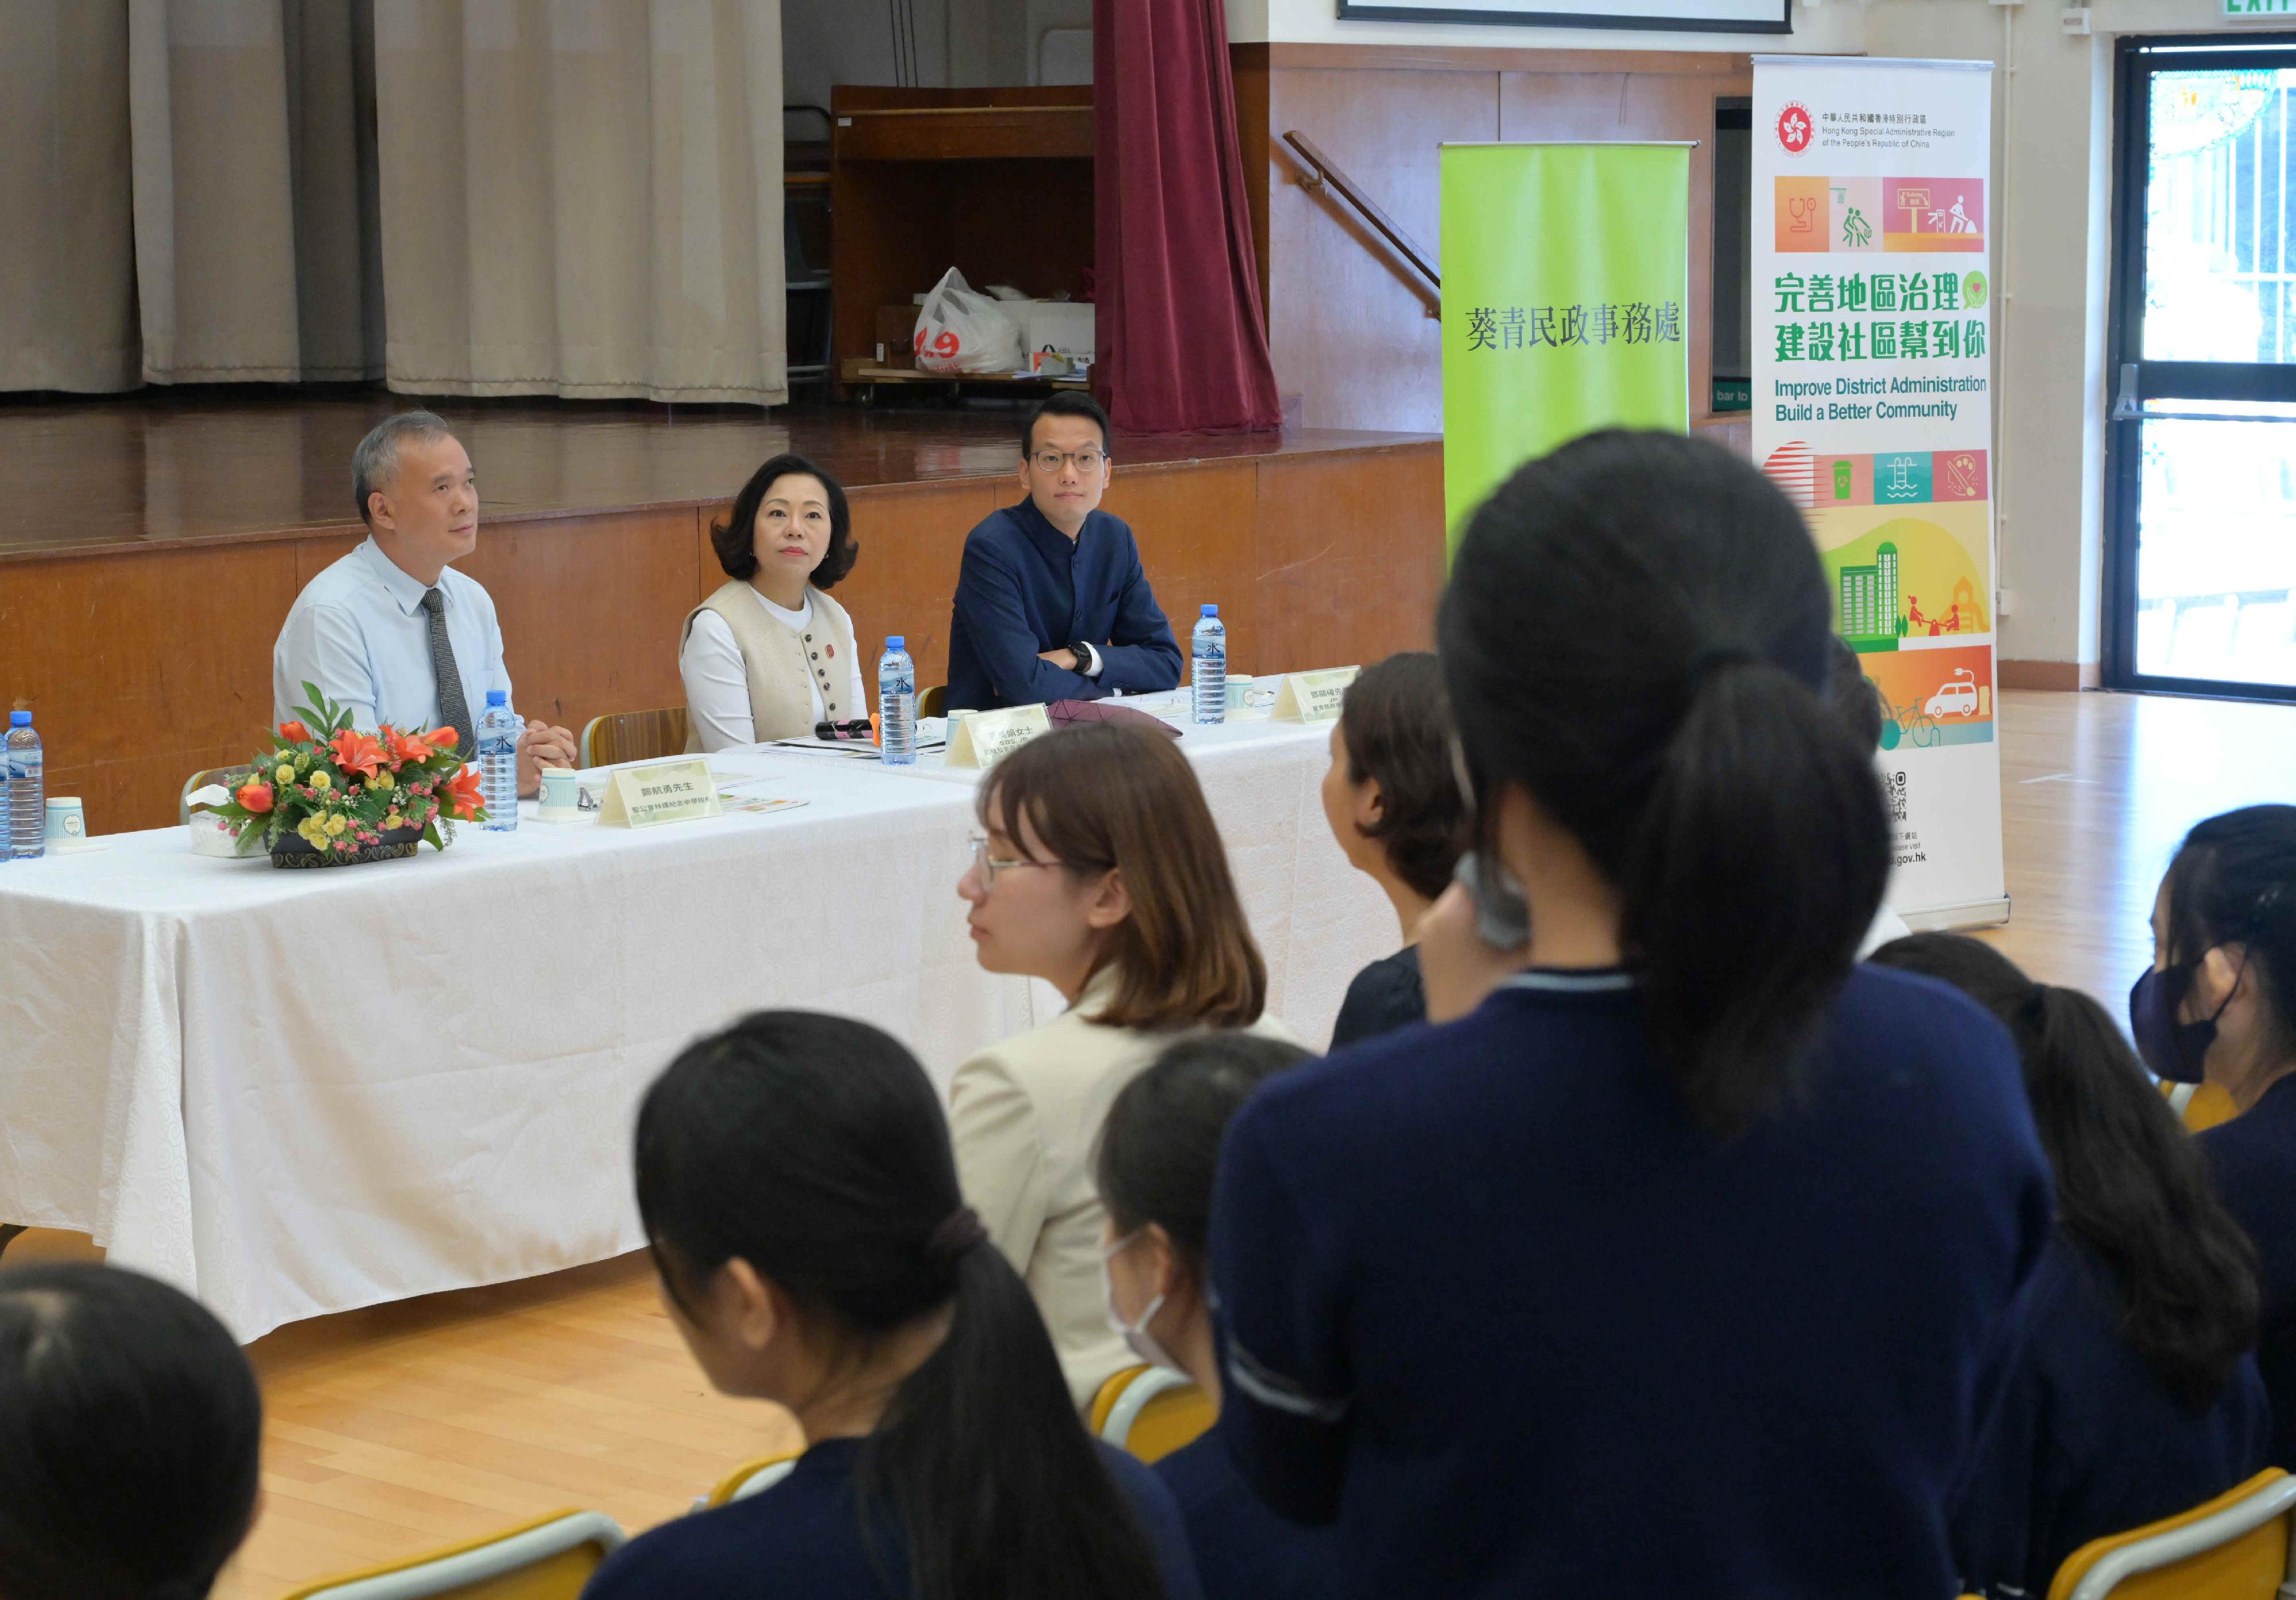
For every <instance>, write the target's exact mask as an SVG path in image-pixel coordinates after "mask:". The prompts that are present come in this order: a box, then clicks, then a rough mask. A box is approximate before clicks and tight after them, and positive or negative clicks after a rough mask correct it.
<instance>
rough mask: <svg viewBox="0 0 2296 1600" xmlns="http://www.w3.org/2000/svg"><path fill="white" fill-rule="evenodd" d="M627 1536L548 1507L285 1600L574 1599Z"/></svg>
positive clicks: (590, 1514)
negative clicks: (538, 1514) (529, 1518)
mask: <svg viewBox="0 0 2296 1600" xmlns="http://www.w3.org/2000/svg"><path fill="white" fill-rule="evenodd" d="M625 1538H627V1535H626V1534H624V1533H623V1532H622V1530H621V1525H620V1524H619V1523H618V1522H615V1521H614V1520H613V1519H612V1518H611V1517H608V1516H603V1515H601V1514H598V1513H597V1512H594V1511H556V1512H553V1513H551V1514H550V1515H548V1516H546V1517H543V1518H541V1519H540V1520H538V1521H537V1522H528V1523H526V1524H525V1525H523V1526H521V1527H517V1528H512V1529H507V1530H504V1531H503V1532H501V1533H496V1534H489V1535H488V1537H487V1538H480V1539H473V1540H471V1542H470V1543H468V1544H464V1545H456V1546H455V1547H452V1548H450V1549H446V1550H434V1551H432V1552H430V1554H429V1555H418V1556H415V1557H414V1558H412V1559H411V1560H407V1561H397V1562H392V1563H389V1565H387V1566H381V1567H374V1568H371V1569H369V1570H368V1571H364V1572H354V1573H351V1574H349V1575H348V1576H347V1577H343V1578H332V1579H327V1580H326V1581H325V1582H324V1583H315V1584H312V1585H310V1586H308V1587H307V1588H299V1589H297V1590H296V1591H295V1592H294V1593H293V1594H291V1595H289V1596H286V1600H434V1597H435V1600H450V1597H451V1600H577V1597H578V1596H580V1594H581V1593H582V1587H583V1585H585V1584H586V1583H588V1582H589V1581H590V1575H591V1574H592V1573H593V1572H594V1571H597V1570H598V1568H599V1567H600V1566H601V1565H603V1563H604V1562H605V1559H606V1557H607V1556H609V1555H612V1554H613V1553H614V1552H615V1551H616V1550H618V1549H619V1548H620V1547H621V1546H622V1542H623V1540H624V1539H625Z"/></svg>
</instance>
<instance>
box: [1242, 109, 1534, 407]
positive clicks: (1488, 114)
mask: <svg viewBox="0 0 2296 1600" xmlns="http://www.w3.org/2000/svg"><path fill="white" fill-rule="evenodd" d="M1498 99H1499V96H1498V74H1497V73H1496V72H1444V71H1436V72H1419V71H1403V70H1365V71H1328V70H1293V69H1285V68H1279V69H1277V70H1275V72H1274V73H1273V74H1272V75H1271V78H1270V81H1269V85H1268V113H1267V114H1268V121H1267V127H1268V130H1269V131H1268V144H1267V149H1268V152H1269V153H1268V160H1267V166H1266V167H1265V168H1261V169H1260V171H1259V177H1260V178H1261V180H1262V181H1263V182H1264V185H1265V189H1266V193H1267V202H1266V203H1267V330H1268V353H1269V355H1270V356H1271V357H1273V359H1274V361H1275V382H1276V387H1277V388H1278V389H1280V390H1283V392H1284V393H1285V394H1292V393H1298V394H1299V395H1300V397H1301V407H1300V415H1299V417H1298V419H1297V420H1298V421H1299V423H1300V424H1301V425H1303V426H1306V427H1310V428H1370V429H1393V430H1398V431H1416V432H1426V431H1434V430H1437V429H1439V428H1440V427H1441V426H1442V425H1443V423H1442V419H1443V389H1442V330H1441V326H1440V324H1438V323H1437V322H1436V321H1435V320H1434V319H1433V318H1432V317H1431V316H1428V314H1427V306H1426V302H1425V300H1424V299H1423V298H1422V295H1421V292H1420V291H1419V290H1418V289H1417V288H1416V287H1415V280H1414V278H1413V277H1412V275H1411V273H1410V268H1409V267H1406V265H1404V263H1403V262H1402V260H1401V258H1398V257H1397V256H1395V255H1394V254H1393V253H1392V252H1391V251H1390V250H1389V248H1388V246H1387V243H1386V242H1385V241H1384V240H1382V239H1381V238H1380V237H1379V236H1378V235H1377V234H1374V233H1373V232H1372V231H1371V229H1370V228H1369V227H1368V226H1365V224H1364V223H1363V222H1362V221H1361V220H1360V219H1358V218H1357V216H1356V214H1355V212H1354V210H1353V209H1351V208H1350V207H1349V206H1348V205H1347V204H1346V202H1344V201H1341V200H1340V199H1339V198H1338V197H1337V196H1336V195H1333V194H1331V193H1324V192H1321V191H1317V190H1311V189H1306V188H1302V187H1301V186H1300V181H1299V180H1300V176H1302V174H1303V172H1304V168H1302V167H1301V165H1300V162H1299V160H1298V159H1297V158H1296V157H1295V156H1294V155H1293V154H1292V147H1291V146H1290V145H1288V144H1283V133H1284V131H1285V130H1286V129H1290V128H1297V129H1298V130H1299V131H1300V133H1302V134H1304V135H1307V136H1308V138H1309V139H1310V140H1312V141H1314V143H1315V144H1316V147H1317V148H1318V149H1320V150H1322V151H1323V152H1324V154H1326V155H1327V156H1329V157H1330V158H1331V159H1332V160H1334V161H1336V162H1338V163H1339V165H1340V166H1341V168H1345V169H1346V171H1347V173H1348V175H1349V176H1350V177H1351V178H1353V179H1354V180H1355V181H1356V183H1357V185H1359V186H1360V187H1361V188H1362V190H1363V191H1364V193H1365V194H1367V195H1369V196H1370V197H1371V199H1372V200H1373V201H1374V202H1375V203H1376V204H1377V205H1378V206H1379V207H1380V208H1381V209H1382V210H1384V211H1385V212H1386V213H1387V214H1388V215H1389V216H1390V217H1393V218H1394V219H1395V221H1396V223H1397V225H1398V226H1399V227H1401V228H1402V230H1403V231H1404V232H1405V233H1406V234H1409V235H1410V236H1411V237H1412V238H1414V239H1415V240H1416V241H1417V242H1418V243H1419V245H1420V247H1421V248H1422V249H1423V250H1425V251H1427V252H1428V254H1429V257H1430V258H1431V259H1433V258H1435V257H1436V252H1437V251H1438V250H1439V249H1440V242H1439V241H1440V229H1439V227H1438V226H1437V215H1436V212H1437V182H1436V171H1437V162H1438V157H1437V147H1438V146H1439V145H1441V144H1444V143H1445V142H1446V141H1464V140H1477V139H1496V138H1497V137H1498V136H1499V135H1498V129H1499V108H1498ZM1251 182H1252V179H1251V177H1250V176H1247V179H1246V185H1247V187H1248V188H1249V187H1250V186H1251ZM1438 264H1439V263H1438Z"/></svg>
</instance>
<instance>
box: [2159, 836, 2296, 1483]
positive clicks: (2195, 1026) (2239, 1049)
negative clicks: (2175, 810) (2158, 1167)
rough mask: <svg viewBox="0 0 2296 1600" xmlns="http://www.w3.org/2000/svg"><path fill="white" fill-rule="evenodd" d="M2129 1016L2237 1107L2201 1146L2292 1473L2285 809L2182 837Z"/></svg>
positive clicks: (2191, 1076) (2289, 873) (2294, 909)
mask: <svg viewBox="0 0 2296 1600" xmlns="http://www.w3.org/2000/svg"><path fill="white" fill-rule="evenodd" d="M2128 1020H2129V1023H2130V1028H2131V1031H2132V1032H2133V1033H2134V1035H2135V1037H2136V1047H2137V1049H2138V1051H2139V1052H2140V1053H2141V1054H2143V1055H2144V1064H2145V1065H2146V1066H2148V1067H2151V1068H2152V1069H2153V1071H2155V1072H2157V1073H2159V1074H2160V1075H2161V1077H2163V1078H2165V1079H2172V1080H2175V1081H2178V1082H2185V1083H2190V1082H2195V1081H2200V1082H2206V1083H2210V1084H2214V1085H2216V1086H2218V1087H2220V1088H2222V1089H2223V1090H2225V1091H2226V1093H2227V1094H2228V1095H2230V1096H2231V1099H2232V1104H2233V1105H2234V1107H2235V1110H2236V1111H2237V1112H2238V1113H2239V1114H2238V1115H2237V1116H2235V1118H2234V1119H2233V1120H2231V1121H2229V1122H2226V1123H2224V1124H2223V1125H2222V1126H2220V1127H2217V1128H2210V1129H2209V1130H2208V1131H2207V1132H2206V1133H2203V1134H2202V1135H2201V1136H2200V1143H2201V1147H2202V1150H2203V1151H2205V1152H2206V1153H2207V1154H2208V1158H2209V1162H2210V1166H2211V1167H2212V1168H2213V1169H2214V1170H2215V1173H2216V1180H2217V1192H2218V1194H2221V1195H2223V1196H2224V1202H2225V1204H2226V1206H2227V1207H2229V1208H2230V1209H2231V1211H2232V1214H2233V1215H2234V1216H2235V1217H2236V1218H2239V1219H2240V1224H2241V1226H2242V1227H2244V1228H2245V1229H2247V1230H2248V1235H2249V1237H2250V1238H2251V1239H2252V1240H2253V1241H2255V1243H2256V1249H2257V1257H2258V1276H2259V1279H2260V1281H2261V1282H2262V1284H2263V1288H2264V1329H2263V1336H2262V1338H2261V1339H2260V1340H2259V1342H2258V1346H2257V1352H2256V1360H2257V1366H2258V1367H2259V1369H2260V1370H2261V1371H2262V1372H2263V1374H2264V1388H2265V1391H2266V1392H2267V1394H2269V1395H2270V1396H2271V1397H2272V1415H2273V1427H2272V1449H2271V1454H2270V1457H2269V1458H2270V1460H2271V1462H2272V1465H2275V1466H2278V1467H2284V1468H2287V1469H2290V1470H2296V806H2249V807H2246V808H2243V809H2241V810H2238V811H2227V812H2226V813H2225V814H2224V815H2223V816H2212V817H2210V818H2209V819H2208V820H2207V821H2206V822H2203V823H2202V824H2200V825H2198V826H2196V827H2195V828H2194V829H2193V831H2192V832H2191V833H2187V834H2186V835H2185V842H2184V843H2183V845H2182V846H2180V847H2179V848H2178V849H2177V855H2176V858H2175V859H2174V860H2173V861H2171V862H2170V863H2169V871H2168V874H2167V875H2166V876H2165V877H2163V878H2162V880H2161V891H2160V893H2159V895H2158V896H2157V897H2156V898H2155V899H2154V901H2153V967H2152V970H2151V971H2149V972H2145V973H2144V976H2143V977H2141V978H2139V979H2138V980H2137V981H2136V987H2135V988H2134V989H2131V990H2130V991H2129V996H2128Z"/></svg>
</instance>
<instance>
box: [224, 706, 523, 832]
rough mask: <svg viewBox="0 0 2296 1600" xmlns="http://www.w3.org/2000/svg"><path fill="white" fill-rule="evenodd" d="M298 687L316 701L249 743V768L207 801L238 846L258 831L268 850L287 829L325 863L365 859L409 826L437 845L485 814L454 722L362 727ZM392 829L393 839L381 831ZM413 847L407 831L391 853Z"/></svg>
mask: <svg viewBox="0 0 2296 1600" xmlns="http://www.w3.org/2000/svg"><path fill="white" fill-rule="evenodd" d="M303 693H306V694H307V695H309V696H310V697H311V700H312V702H313V704H314V705H316V708H317V709H316V710H313V709H312V706H297V707H296V708H295V709H296V710H297V711H299V712H300V713H301V716H300V717H299V718H296V719H294V720H292V721H288V722H283V723H281V724H280V725H279V730H278V732H277V733H275V734H273V735H272V736H271V748H270V749H269V750H267V751H258V753H257V755H256V757H255V761H254V771H253V773H252V775H250V776H249V777H248V778H247V779H246V780H245V781H244V782H243V783H242V784H240V785H239V787H238V788H237V789H236V790H234V791H233V792H232V797H231V799H230V800H229V801H228V802H227V803H225V804H224V805H220V806H217V807H216V808H215V811H216V815H217V816H221V817H222V818H223V819H224V820H225V822H227V823H228V824H230V825H231V828H232V831H233V833H234V835H235V836H236V837H237V839H238V841H239V844H240V848H241V849H246V848H247V847H248V844H249V842H250V841H251V840H254V839H258V838H259V839H260V840H261V841H262V843H263V846H264V848H265V849H269V850H272V851H273V852H274V853H275V854H276V852H277V850H278V849H279V847H280V846H281V845H282V844H283V843H285V842H286V841H288V840H289V839H290V838H291V837H292V838H299V839H300V840H302V841H303V842H304V843H305V844H306V845H307V846H309V847H310V848H311V849H312V850H314V851H316V852H317V854H318V857H319V858H320V860H321V861H325V862H329V864H332V860H335V859H340V860H342V861H346V862H348V861H351V860H365V859H373V858H374V856H373V854H370V853H369V852H380V851H384V850H387V849H389V846H390V845H392V844H394V843H398V842H400V841H406V835H407V833H410V832H412V831H413V830H414V829H417V828H419V829H421V830H422V834H421V837H422V839H424V840H428V841H430V844H431V845H432V846H433V847H435V848H437V849H442V850H443V849H446V848H447V845H448V844H450V843H451V842H453V841H454V837H455V824H456V823H458V822H483V821H484V820H486V815H487V811H486V807H485V806H484V805H482V804H481V803H480V800H479V774H478V769H477V768H475V767H469V766H466V765H464V764H463V759H462V757H461V756H459V755H457V754H455V744H456V743H457V742H458V740H457V735H456V734H455V730H454V729H453V728H450V727H440V728H432V729H431V730H430V732H429V733H425V734H404V733H401V732H399V731H398V729H397V728H394V727H392V726H389V724H387V723H386V724H385V725H383V726H381V727H380V728H377V729H376V730H375V731H374V732H373V733H372V734H363V733H360V732H359V731H358V730H357V729H356V728H354V727H352V726H351V714H350V713H349V712H348V710H344V709H343V708H342V707H340V706H339V705H337V704H336V703H335V702H332V701H331V700H329V699H328V698H327V697H326V696H325V695H324V694H323V693H320V692H319V688H318V685H316V684H305V685H303ZM306 719H307V720H306ZM314 727H316V728H317V729H318V730H319V732H318V733H317V734H316V735H315V734H313V732H312V729H313V728H314ZM394 833H395V834H398V836H399V837H398V840H392V839H390V838H388V837H386V836H387V835H389V834H394ZM413 849H414V843H413V842H411V841H409V842H406V845H405V850H404V851H392V852H390V853H393V854H401V853H411V852H412V851H413Z"/></svg>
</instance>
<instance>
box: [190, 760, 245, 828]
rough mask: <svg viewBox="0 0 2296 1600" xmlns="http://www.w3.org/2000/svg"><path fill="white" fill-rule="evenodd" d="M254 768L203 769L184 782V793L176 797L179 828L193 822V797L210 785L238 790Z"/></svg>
mask: <svg viewBox="0 0 2296 1600" xmlns="http://www.w3.org/2000/svg"><path fill="white" fill-rule="evenodd" d="M254 770H255V768H254V767H244V766H242V767H201V768H200V770H199V771H197V772H195V773H193V774H192V775H191V776H189V777H187V778H185V779H184V788H183V792H182V793H180V794H179V795H177V796H176V825H177V826H178V827H181V826H183V825H184V824H186V823H188V822H190V821H191V820H192V796H193V795H194V794H196V793H198V792H200V791H201V790H202V789H204V788H206V787H207V786H208V785H209V784H222V785H223V786H224V787H225V788H226V789H236V788H237V787H239V785H240V784H243V783H245V782H246V781H247V777H248V775H249V774H250V773H251V772H253V771H254Z"/></svg>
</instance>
